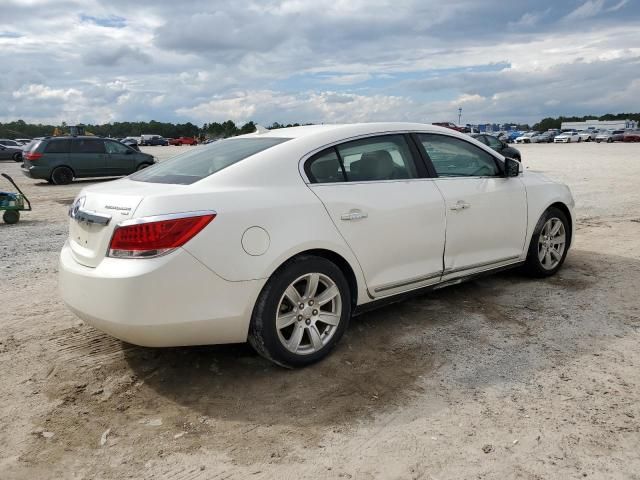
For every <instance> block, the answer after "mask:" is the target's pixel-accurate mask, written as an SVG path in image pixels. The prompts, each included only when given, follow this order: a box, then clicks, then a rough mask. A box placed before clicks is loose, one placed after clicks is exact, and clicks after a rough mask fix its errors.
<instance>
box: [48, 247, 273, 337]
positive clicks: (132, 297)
mask: <svg viewBox="0 0 640 480" xmlns="http://www.w3.org/2000/svg"><path fill="white" fill-rule="evenodd" d="M263 285H264V280H252V281H246V282H229V281H226V280H224V279H222V278H220V277H219V276H217V275H216V274H215V273H213V272H212V271H211V270H209V269H208V268H206V267H205V266H204V265H203V264H202V263H200V262H199V261H197V260H196V259H195V258H193V257H192V256H191V255H190V254H189V253H187V252H186V251H184V250H179V251H176V252H173V253H171V254H169V255H165V256H164V257H159V258H154V259H115V258H105V259H104V260H103V261H102V262H101V263H100V264H99V265H98V267H96V268H90V267H85V266H83V265H81V264H79V263H78V262H76V260H75V259H74V258H73V254H72V251H71V248H70V247H69V245H68V244H65V246H64V247H63V249H62V252H61V253H60V267H59V287H60V293H61V295H62V298H63V300H64V302H65V303H66V304H67V305H68V306H69V308H70V309H71V310H72V311H73V312H74V313H75V314H76V315H77V316H78V317H80V318H81V319H83V320H84V321H85V322H87V323H88V324H90V325H93V326H94V327H96V328H97V329H99V330H102V331H103V332H105V333H108V334H110V335H112V336H114V337H116V338H119V339H121V340H124V341H126V342H129V343H133V344H136V345H143V346H148V347H171V346H182V345H208V344H216V343H237V342H244V341H246V339H247V332H248V329H249V322H250V319H251V312H252V311H253V306H254V304H255V301H256V298H257V297H258V294H259V292H260V290H261V289H262V286H263Z"/></svg>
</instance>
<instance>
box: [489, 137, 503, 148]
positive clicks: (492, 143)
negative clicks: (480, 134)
mask: <svg viewBox="0 0 640 480" xmlns="http://www.w3.org/2000/svg"><path fill="white" fill-rule="evenodd" d="M485 138H486V139H487V142H486V143H487V145H489V146H490V147H491V148H493V149H494V150H497V149H499V148H502V142H501V141H500V140H498V139H497V138H496V137H492V136H491V135H487V136H486V137H485Z"/></svg>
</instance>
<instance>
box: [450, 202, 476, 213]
mask: <svg viewBox="0 0 640 480" xmlns="http://www.w3.org/2000/svg"><path fill="white" fill-rule="evenodd" d="M449 208H450V209H451V210H453V211H454V212H456V211H458V210H466V209H467V208H471V204H470V203H467V202H465V201H464V200H458V201H457V202H456V204H455V205H452V206H451V207H449Z"/></svg>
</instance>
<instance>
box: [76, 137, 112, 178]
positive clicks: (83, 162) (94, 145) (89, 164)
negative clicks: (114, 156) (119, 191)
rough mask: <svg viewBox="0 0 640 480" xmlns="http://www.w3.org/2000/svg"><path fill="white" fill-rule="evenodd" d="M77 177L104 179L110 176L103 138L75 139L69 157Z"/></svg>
mask: <svg viewBox="0 0 640 480" xmlns="http://www.w3.org/2000/svg"><path fill="white" fill-rule="evenodd" d="M69 162H70V164H71V168H73V171H74V172H75V175H76V177H103V176H107V175H108V170H107V154H106V152H105V149H104V140H103V139H102V138H83V137H78V138H74V139H73V140H72V141H71V154H70V155H69Z"/></svg>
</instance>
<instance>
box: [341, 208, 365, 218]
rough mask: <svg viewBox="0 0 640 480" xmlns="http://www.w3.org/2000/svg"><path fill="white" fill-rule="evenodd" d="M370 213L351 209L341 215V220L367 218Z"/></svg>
mask: <svg viewBox="0 0 640 480" xmlns="http://www.w3.org/2000/svg"><path fill="white" fill-rule="evenodd" d="M368 216H369V215H368V214H367V213H366V212H363V211H362V210H351V211H349V212H348V213H343V214H342V215H340V220H360V219H362V218H367V217H368Z"/></svg>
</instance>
